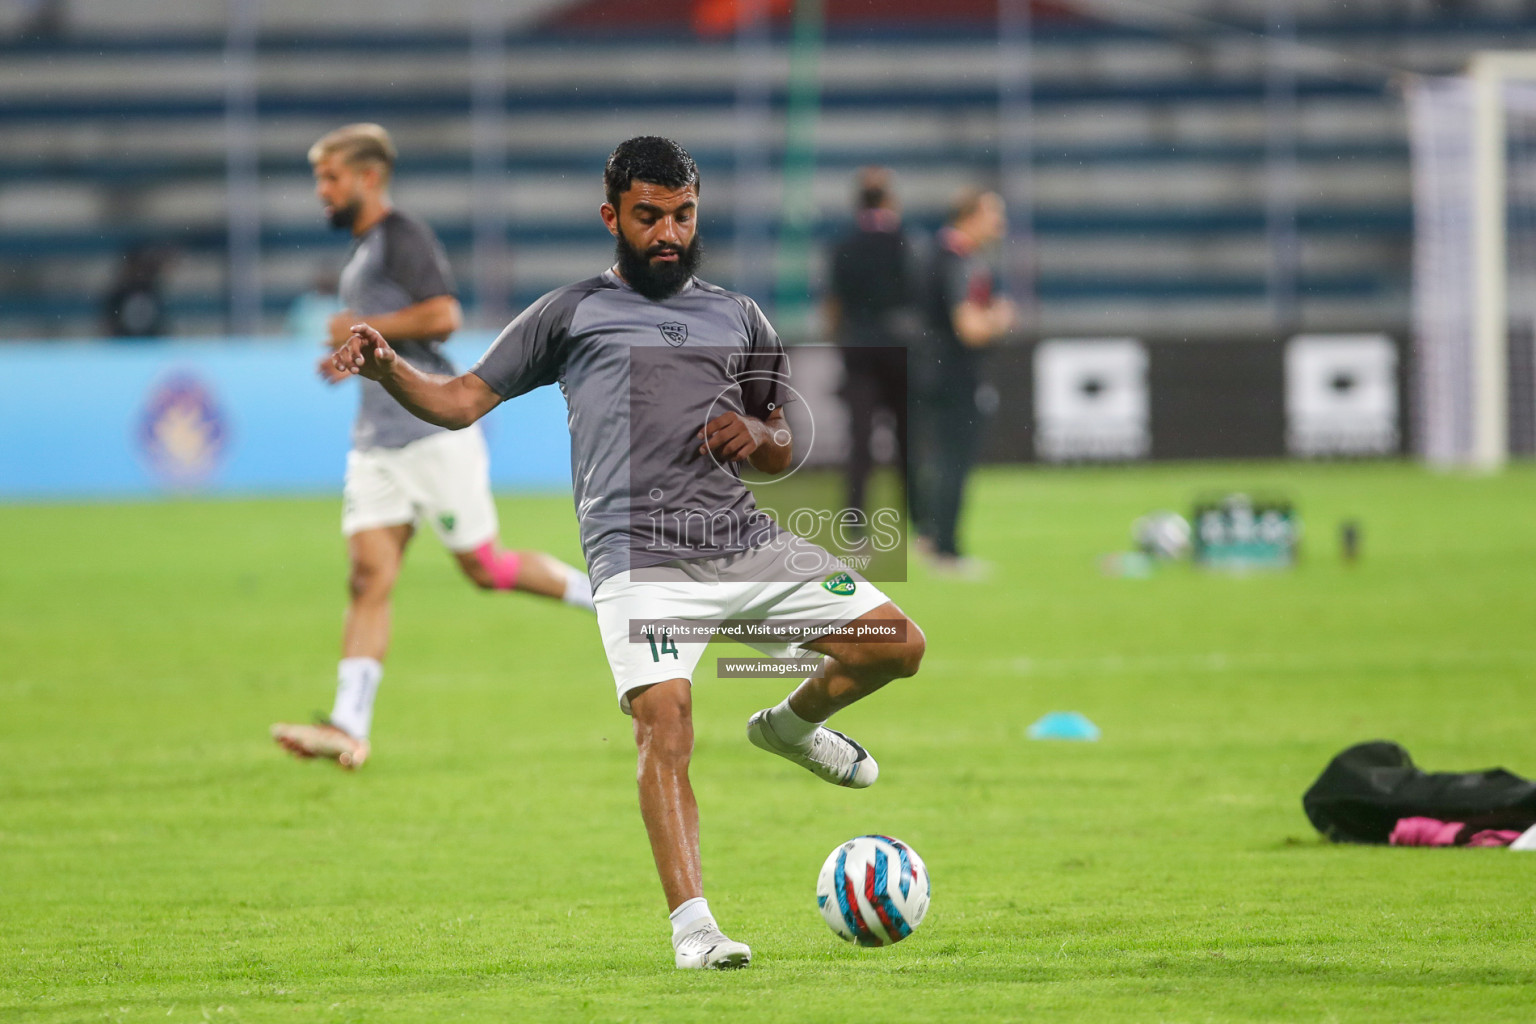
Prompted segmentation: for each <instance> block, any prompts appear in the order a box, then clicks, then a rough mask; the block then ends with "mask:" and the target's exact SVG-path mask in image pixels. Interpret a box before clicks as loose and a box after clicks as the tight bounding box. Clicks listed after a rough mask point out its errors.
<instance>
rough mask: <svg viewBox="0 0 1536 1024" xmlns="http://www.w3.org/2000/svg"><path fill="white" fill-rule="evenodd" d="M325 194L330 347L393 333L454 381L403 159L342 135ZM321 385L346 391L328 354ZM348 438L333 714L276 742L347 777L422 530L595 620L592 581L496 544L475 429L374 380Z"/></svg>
mask: <svg viewBox="0 0 1536 1024" xmlns="http://www.w3.org/2000/svg"><path fill="white" fill-rule="evenodd" d="M309 162H310V164H311V165H312V166H313V167H314V172H315V192H316V194H317V195H318V196H319V198H320V201H321V202H322V203H324V204H325V215H326V218H327V219H328V220H329V221H330V223H331V226H332V227H335V228H340V229H343V230H347V231H350V232H351V233H352V238H353V242H352V251H351V253H350V254H349V256H348V258H347V263H346V266H345V267H344V268H343V269H342V273H341V300H342V303H343V304H344V305H345V306H346V307H347V308H346V309H345V310H343V311H342V312H340V313H338V314H336V315H335V316H333V317H332V318H331V322H330V337H329V339H327V344H328V346H329V347H330V348H331V349H336V348H339V347H341V346H344V345H345V344H346V341H347V338H348V337H350V335H351V333H352V332H351V327H350V325H351V324H352V323H354V322H356V321H357V320H360V319H363V318H367V319H368V320H369V321H370V322H371V323H374V324H376V325H378V326H379V327H380V328H381V329H383V330H385V331H388V332H389V336H390V338H391V339H393V340H394V343H395V349H394V352H395V355H396V358H398V359H399V360H400V361H401V362H402V363H405V364H408V365H410V366H414V367H416V368H418V369H420V370H422V371H425V372H428V373H452V372H453V367H452V365H451V364H450V363H449V362H448V360H447V358H446V357H444V356H443V354H442V353H441V352H440V351H438V347H439V346H440V345H441V344H442V343H443V341H444V340H446V339H447V337H448V335H449V334H451V333H453V331H455V330H457V329H458V327H459V324H460V322H461V319H462V315H461V313H460V310H459V302H458V299H456V298H455V297H454V294H453V276H452V272H451V270H450V269H449V267H448V259H447V257H446V256H445V255H444V253H443V247H442V245H441V244H440V243H439V242H438V240H437V236H436V235H434V234H433V233H432V229H431V228H429V227H427V225H425V224H423V223H422V222H421V221H419V220H416V219H414V218H412V217H409V216H407V215H406V214H404V213H401V212H400V211H399V210H396V209H395V208H394V206H393V205H392V204H391V202H390V198H389V181H390V175H391V172H392V170H393V168H394V163H395V147H394V144H393V142H392V141H391V140H390V137H389V134H388V133H387V132H385V130H384V129H383V128H381V127H379V126H378V125H376V124H354V125H348V126H346V127H344V128H338V129H337V130H336V131H333V132H331V133H330V134H328V135H326V136H325V137H324V138H322V139H321V140H320V141H319V142H316V143H315V144H314V146H313V147H311V149H310V151H309ZM320 368H321V373H322V375H323V376H325V377H326V379H327V380H330V381H331V382H332V383H336V382H338V381H341V380H345V379H347V377H348V375H347V374H344V373H339V372H337V370H336V368H335V365H334V363H333V361H332V356H331V354H330V353H327V354H326V356H325V358H324V359H322V360H321V363H320ZM361 389H362V396H361V402H360V404H359V407H358V412H357V420H356V422H355V424H354V425H353V428H352V451H351V452H349V453H348V455H347V476H346V484H345V488H344V492H343V510H342V523H341V529H342V533H343V534H345V536H346V538H347V555H348V558H349V559H350V561H351V576H350V580H349V584H350V593H351V600H350V602H349V603H348V605H347V618H346V625H345V627H344V629H343V633H342V658H341V664H340V666H339V667H338V669H337V684H336V701H335V704H334V706H333V708H332V711H331V714H330V717H329V718H328V719H325V720H323V721H321V722H320V723H318V724H316V725H302V724H291V723H283V722H280V723H278V724H277V725H274V726H273V727H272V737H273V739H275V740H277V742H278V743H280V744H281V745H282V746H283V747H285V748H286V749H288V750H289V751H291V752H292V753H294V754H297V755H299V756H300V757H325V758H332V759H334V760H335V761H336V762H337V763H338V764H340V765H342V766H343V767H345V768H357V767H360V766H361V765H362V763H363V762H364V761H365V760H367V758H368V754H369V744H368V736H369V731H370V728H371V726H372V722H373V704H374V698H375V696H376V695H377V693H378V688H379V681H380V680H381V679H382V678H383V674H384V667H383V662H384V654H385V650H386V648H387V647H388V645H389V616H390V594H391V592H392V591H393V589H394V585H395V579H396V577H397V576H398V575H399V572H400V564H401V561H402V560H403V558H404V557H405V549H406V545H407V544H409V543H410V540H411V536H412V535H413V534H414V533H415V531H416V527H417V525H418V524H419V523H420V522H421V521H422V520H426V522H428V523H429V524H431V527H432V529H433V530H434V531H435V532H436V533H437V535H438V538H439V539H440V540H442V542H443V546H444V547H446V548H447V549H448V550H449V551H450V552H451V553H452V554H453V557H454V559H455V560H456V561H457V563H458V566H459V568H460V569H461V570H462V571H463V573H464V575H465V576H467V577H468V578H469V579H470V580H471V581H472V582H473V583H474V584H475V585H476V586H479V587H482V588H484V589H486V590H524V591H527V592H529V593H532V594H538V595H541V596H544V597H552V598H557V599H561V600H564V601H565V602H566V603H567V604H572V605H576V606H579V607H583V608H589V609H590V608H591V607H592V589H591V586H590V585H589V584H588V582H587V577H586V575H585V574H584V573H582V572H581V570H579V569H575V568H573V567H571V566H569V565H566V564H565V563H563V562H561V561H559V560H558V559H556V558H554V557H552V556H550V555H547V554H545V553H543V552H541V551H508V550H505V549H503V548H502V547H501V545H500V543H499V541H498V540H497V534H498V531H499V526H498V523H497V518H496V504H495V501H494V500H493V499H492V497H491V484H490V461H489V458H488V457H487V455H486V449H485V437H484V436H483V435H482V434H481V432H480V428H479V427H478V426H466V427H465V428H464V429H458V430H452V429H445V428H444V427H441V426H436V425H434V424H431V423H426V422H424V421H422V420H420V419H417V418H416V417H415V416H412V415H411V414H410V413H408V412H406V411H405V410H404V409H402V408H401V407H400V405H399V404H398V403H397V402H396V401H395V400H394V399H393V398H391V397H390V396H389V394H388V392H386V391H385V390H384V388H382V387H380V386H379V384H378V383H376V382H374V381H370V380H364V381H362V382H361Z"/></svg>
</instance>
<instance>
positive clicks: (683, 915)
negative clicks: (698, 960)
mask: <svg viewBox="0 0 1536 1024" xmlns="http://www.w3.org/2000/svg"><path fill="white" fill-rule="evenodd" d="M667 916H668V917H670V918H671V919H672V944H673V945H674V946H675V945H677V940H678V939H680V938H682V937H683V936H684V935H687V934H688V933H689V932H691V931H693V930H695V929H696V928H698V927H699V925H701V924H703V923H704V922H705V921H713V920H714V919H715V916H714V915H713V914H711V913H710V912H709V901H708V900H706V899H705V898H704V897H703V896H695V897H694V898H693V899H691V900H684V901H683V902H682V903H680V904H679V905H678V908H677V909H676V910H674V911H672V913H671V914H668V915H667Z"/></svg>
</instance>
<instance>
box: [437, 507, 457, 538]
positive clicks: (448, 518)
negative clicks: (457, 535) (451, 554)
mask: <svg viewBox="0 0 1536 1024" xmlns="http://www.w3.org/2000/svg"><path fill="white" fill-rule="evenodd" d="M437 521H438V522H439V523H441V524H442V527H443V529H444V530H445V531H447V532H448V533H452V532H453V524H454V523H456V522H458V520H457V519H455V518H454V515H453V513H452V512H444V513H443V514H442V515H440V516H438V517H437Z"/></svg>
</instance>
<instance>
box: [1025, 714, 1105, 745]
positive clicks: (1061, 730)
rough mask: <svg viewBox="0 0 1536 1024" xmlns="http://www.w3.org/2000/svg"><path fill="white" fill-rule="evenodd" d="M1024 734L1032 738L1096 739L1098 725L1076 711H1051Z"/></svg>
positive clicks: (1097, 736)
mask: <svg viewBox="0 0 1536 1024" xmlns="http://www.w3.org/2000/svg"><path fill="white" fill-rule="evenodd" d="M1024 735H1026V736H1028V737H1029V738H1030V739H1032V740H1096V739H1098V738H1099V727H1098V726H1096V725H1094V724H1093V723H1092V722H1090V721H1088V719H1087V718H1086V717H1085V716H1084V715H1082V714H1081V713H1079V712H1077V711H1052V712H1051V713H1050V714H1048V715H1046V716H1045V717H1044V718H1041V719H1040V720H1039V721H1038V722H1036V723H1035V724H1034V725H1031V726H1030V727H1029V729H1028V730H1026V731H1025V733H1024Z"/></svg>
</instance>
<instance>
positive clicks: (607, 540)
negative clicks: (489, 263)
mask: <svg viewBox="0 0 1536 1024" xmlns="http://www.w3.org/2000/svg"><path fill="white" fill-rule="evenodd" d="M470 372H472V373H474V374H475V375H476V376H478V377H480V379H482V380H484V381H485V383H486V384H487V385H489V386H490V388H491V389H492V390H493V391H495V392H496V393H497V394H498V395H500V396H501V397H502V398H503V399H507V398H513V397H516V396H517V395H521V394H523V393H525V392H527V391H531V390H533V389H534V388H536V387H539V386H541V385H544V384H553V383H559V385H560V390H561V391H562V392H563V393H564V395H565V401H566V407H567V409H568V412H569V414H568V424H569V426H570V431H571V482H572V485H573V486H574V488H575V492H576V495H575V497H576V516H577V519H578V520H579V521H580V523H581V545H582V550H583V552H584V553H585V555H586V558H587V572H588V574H589V575H590V576H591V577H592V584H593V586H597V585H599V584H600V583H602V581H604V580H606V579H607V578H608V577H610V576H612V575H614V574H615V573H618V572H622V571H624V570H626V569H639V568H643V567H645V566H650V565H658V564H660V563H662V562H668V561H672V560H674V559H680V558H681V559H687V558H710V557H715V556H718V555H723V554H728V553H731V552H735V551H744V550H747V549H748V548H754V547H757V546H759V545H760V544H762V543H764V542H765V541H767V540H768V539H769V538H771V537H773V536H775V535H776V534H777V533H778V528H777V526H775V525H774V523H773V522H772V520H770V519H768V517H767V516H766V515H765V514H764V513H761V512H758V511H757V507H756V505H755V504H754V503H753V501H752V495H751V493H750V492H748V490H747V488H746V486H745V485H744V484H743V483H742V482H741V472H740V470H739V469H738V468H737V465H736V464H734V463H717V462H716V461H715V459H714V458H713V457H712V456H711V455H709V454H702V455H701V454H699V446H700V445H701V443H702V442H701V441H700V440H699V437H698V432H699V431H700V429H702V428H703V426H704V424H705V423H706V422H708V421H709V420H711V419H714V418H715V417H717V416H720V415H721V414H723V413H725V412H737V413H741V414H745V415H748V416H755V417H758V418H759V419H763V418H766V417H767V416H768V415H769V414H770V413H771V412H772V411H773V410H774V409H777V408H779V407H780V406H782V405H783V404H784V402H785V400H786V396H787V395H788V394H789V391H788V386H787V378H788V365H787V362H786V360H785V357H784V349H783V347H782V346H781V345H780V344H779V338H778V335H777V334H775V333H774V330H773V328H772V327H771V326H769V324H768V320H767V318H766V317H764V316H763V313H762V310H760V309H758V308H757V304H756V303H754V302H753V301H752V300H751V299H749V298H747V297H746V296H744V295H738V294H736V293H735V292H728V291H726V290H725V289H723V288H718V287H716V286H714V285H712V284H706V283H704V282H703V281H699V280H698V279H694V280H693V281H691V282H690V283H689V284H688V285H686V286H685V287H684V288H683V290H682V291H680V292H678V293H677V294H676V295H674V296H673V297H672V298H670V299H667V300H666V301H664V302H656V301H653V300H651V299H648V298H646V297H645V296H643V295H641V294H640V293H639V292H636V291H635V290H634V289H633V288H631V287H630V286H629V285H628V284H626V283H625V282H624V281H623V280H622V279H621V278H619V277H618V276H617V275H616V274H614V273H613V272H612V271H609V272H607V273H605V274H603V275H602V276H601V277H594V278H592V279H590V280H587V281H582V282H580V283H578V284H573V285H568V286H566V287H564V288H559V289H556V290H555V291H552V292H550V293H549V294H548V295H545V296H544V297H543V298H541V299H539V300H538V301H537V302H535V303H534V304H533V305H532V306H529V307H528V308H527V309H526V310H524V311H523V313H522V315H521V316H519V317H518V318H517V319H516V320H514V321H512V323H511V324H509V325H508V326H507V328H506V329H505V330H503V331H502V332H501V335H500V337H498V338H497V339H496V341H495V343H494V344H492V345H491V347H490V348H489V349H488V350H487V351H486V353H485V355H484V356H482V357H481V359H480V361H479V362H478V363H477V364H475V366H474V367H473V369H472V370H471V371H470Z"/></svg>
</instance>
